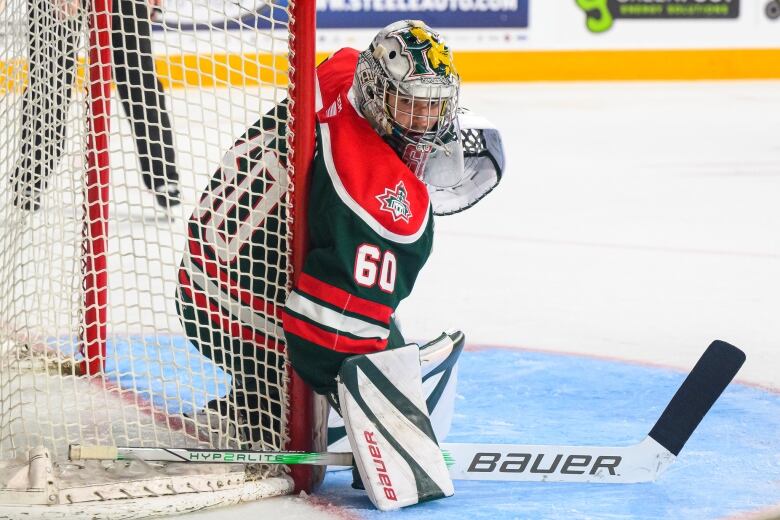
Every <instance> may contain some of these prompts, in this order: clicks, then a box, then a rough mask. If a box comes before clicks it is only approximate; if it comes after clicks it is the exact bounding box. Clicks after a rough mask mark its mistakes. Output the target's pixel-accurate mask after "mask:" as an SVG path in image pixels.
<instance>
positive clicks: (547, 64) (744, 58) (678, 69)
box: [455, 49, 780, 82]
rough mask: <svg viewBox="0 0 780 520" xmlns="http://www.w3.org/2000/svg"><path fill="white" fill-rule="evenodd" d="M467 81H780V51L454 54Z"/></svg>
mask: <svg viewBox="0 0 780 520" xmlns="http://www.w3.org/2000/svg"><path fill="white" fill-rule="evenodd" d="M455 66H456V67H457V69H458V72H459V73H460V75H461V77H462V78H463V80H464V81H488V82H491V81H610V80H618V81H626V80H640V81H641V80H705V79H715V80H718V79H778V78H780V49H722V50H720V49H702V50H631V51H604V50H598V51H511V52H500V51H496V52H474V51H465V52H457V51H456V52H455Z"/></svg>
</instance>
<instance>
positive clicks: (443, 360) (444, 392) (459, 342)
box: [328, 330, 465, 471]
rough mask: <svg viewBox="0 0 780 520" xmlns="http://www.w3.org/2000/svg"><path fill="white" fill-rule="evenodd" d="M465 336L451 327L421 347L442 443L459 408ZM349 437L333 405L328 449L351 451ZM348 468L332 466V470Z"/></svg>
mask: <svg viewBox="0 0 780 520" xmlns="http://www.w3.org/2000/svg"><path fill="white" fill-rule="evenodd" d="M464 342H465V337H464V335H463V333H462V332H460V331H457V330H450V331H446V332H442V333H441V334H440V335H439V336H438V337H436V338H435V339H433V340H431V341H429V342H428V343H426V344H425V345H423V346H422V347H420V366H421V371H422V391H423V398H424V399H425V403H426V405H427V408H428V416H429V417H430V419H431V424H432V425H433V431H434V432H435V433H436V439H438V441H439V442H442V441H444V440H445V439H446V438H447V434H448V433H449V431H450V427H451V426H452V416H453V414H454V411H455V394H456V392H455V390H456V386H457V380H458V358H459V356H460V353H461V352H462V351H463V345H464ZM349 450H350V446H349V439H347V433H346V431H345V430H344V420H343V419H342V418H341V416H340V415H339V413H338V412H337V411H336V410H335V409H333V408H331V410H330V415H329V416H328V451H332V452H336V453H340V452H344V451H349ZM333 469H345V468H344V467H342V466H328V471H330V470H333Z"/></svg>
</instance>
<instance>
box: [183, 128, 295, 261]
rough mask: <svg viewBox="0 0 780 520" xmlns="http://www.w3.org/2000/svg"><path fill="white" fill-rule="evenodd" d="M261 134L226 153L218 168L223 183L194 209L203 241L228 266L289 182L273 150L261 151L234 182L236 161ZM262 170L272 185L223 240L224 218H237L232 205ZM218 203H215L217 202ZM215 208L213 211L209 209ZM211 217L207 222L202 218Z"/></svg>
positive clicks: (253, 147)
mask: <svg viewBox="0 0 780 520" xmlns="http://www.w3.org/2000/svg"><path fill="white" fill-rule="evenodd" d="M261 140H262V134H261V135H259V136H258V137H256V138H255V139H252V140H250V141H247V142H244V143H241V144H239V145H236V146H234V147H233V148H231V149H230V150H228V151H227V152H226V153H225V155H224V156H223V158H222V162H221V163H220V169H221V170H222V177H223V180H222V182H221V183H220V185H219V187H217V188H216V189H215V190H214V191H213V192H208V193H207V194H206V196H205V197H204V198H203V200H202V201H201V202H200V204H199V206H198V211H199V212H200V213H199V215H198V219H199V220H200V222H201V225H202V226H203V229H204V233H203V240H204V241H205V242H206V243H207V244H209V245H210V246H211V247H212V249H213V250H214V254H215V255H216V256H217V257H218V258H219V259H220V261H221V262H222V263H223V264H230V263H232V262H233V261H234V260H235V258H236V256H238V252H239V251H240V250H241V248H242V247H244V245H245V244H246V243H247V242H248V241H249V240H250V239H251V237H252V234H253V233H254V232H255V230H256V229H257V228H259V227H260V225H261V224H262V222H263V221H264V220H265V218H266V217H267V216H268V213H269V212H270V211H271V210H273V208H274V207H275V206H276V205H277V204H279V202H280V201H281V200H282V197H284V195H285V193H287V188H288V184H289V179H288V177H287V170H286V169H285V168H284V166H282V164H281V162H280V161H279V156H278V155H277V153H276V152H275V151H274V150H271V149H266V150H263V155H262V156H261V157H260V159H259V160H256V161H255V164H254V165H253V166H252V169H251V170H250V171H249V172H243V173H245V174H246V175H245V177H244V178H243V180H242V181H241V183H238V182H237V177H238V174H239V173H241V172H239V171H238V169H237V164H238V160H239V159H240V158H243V159H246V160H248V159H249V154H250V153H251V152H252V151H253V150H256V149H257V148H259V147H260V146H261V144H260V142H259V141H261ZM263 170H266V171H268V172H269V174H270V177H271V178H272V179H274V180H275V181H276V182H274V183H273V184H272V185H271V186H270V187H269V188H268V189H267V190H266V191H265V193H263V195H262V199H261V200H260V201H259V202H258V204H257V205H256V206H255V207H254V208H249V212H248V215H247V217H246V219H244V220H242V221H241V222H239V223H238V229H237V230H236V231H235V233H233V234H232V235H230V236H228V237H226V236H224V233H220V232H219V231H218V230H219V229H221V228H222V227H223V223H224V221H225V219H227V218H228V217H229V216H233V217H234V218H235V215H237V213H238V212H237V210H236V206H237V204H238V200H239V199H240V198H241V197H243V196H244V195H246V194H247V193H248V192H250V191H251V186H252V182H253V181H255V180H256V179H257V178H259V177H260V172H261V171H263ZM228 188H233V192H232V193H230V195H227V196H226V195H225V192H226V191H227V190H228ZM220 200H221V201H222V204H219V201H220ZM217 205H219V207H218V208H217V209H215V210H212V208H214V207H216V206H217ZM209 215H210V216H211V219H210V220H209V221H208V223H206V224H203V222H205V218H206V217H208V216H209Z"/></svg>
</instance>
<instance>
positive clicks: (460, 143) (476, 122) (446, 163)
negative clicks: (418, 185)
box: [422, 112, 505, 216]
mask: <svg viewBox="0 0 780 520" xmlns="http://www.w3.org/2000/svg"><path fill="white" fill-rule="evenodd" d="M458 127H459V129H460V130H459V135H460V139H458V140H457V141H455V142H453V143H451V144H450V145H448V146H447V147H446V148H443V147H442V148H437V149H435V150H434V151H433V153H431V156H430V157H429V158H428V161H427V162H426V164H425V169H424V171H423V175H422V180H423V182H425V184H426V185H427V186H428V194H429V196H430V198H431V205H432V207H433V214H434V215H439V216H443V215H452V214H453V213H458V212H460V211H463V210H466V209H469V208H470V207H472V206H473V205H475V204H476V203H477V202H479V201H480V200H482V198H483V197H485V195H487V194H488V193H490V192H491V191H493V189H494V188H495V187H496V186H498V183H499V182H501V177H502V175H503V173H504V163H505V161H504V145H503V143H502V141H501V134H500V133H499V131H498V129H497V128H496V127H495V126H493V125H492V124H491V123H490V122H489V121H488V120H486V119H485V118H483V117H479V116H476V115H474V114H472V113H470V112H461V113H459V114H458Z"/></svg>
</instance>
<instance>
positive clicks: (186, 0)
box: [0, 0, 289, 476]
mask: <svg viewBox="0 0 780 520" xmlns="http://www.w3.org/2000/svg"><path fill="white" fill-rule="evenodd" d="M92 4H94V2H80V1H79V0H5V1H4V2H3V3H0V11H2V13H3V16H2V22H0V24H2V25H1V26H0V31H2V34H0V91H2V94H0V114H2V115H1V116H0V119H2V121H4V122H5V125H4V126H3V128H2V129H0V187H2V188H1V189H0V228H1V229H2V232H0V458H11V457H16V456H19V455H21V454H23V453H24V452H25V451H26V450H27V449H29V448H31V447H33V446H36V445H39V444H43V445H45V446H46V447H47V448H49V450H50V451H51V453H52V455H53V456H54V457H55V458H56V459H57V460H63V459H64V458H65V457H66V455H67V451H66V450H67V446H68V445H69V444H73V443H80V444H102V445H120V446H121V445H131V446H149V447H151V446H158V447H160V446H162V447H166V446H178V447H212V448H235V447H246V446H248V442H250V441H255V444H254V445H253V447H255V448H259V447H263V448H266V449H283V448H284V446H285V443H286V441H287V440H288V431H289V428H288V425H286V424H285V419H284V418H285V415H286V413H285V412H286V409H287V406H288V403H287V397H286V396H287V389H286V385H287V375H286V372H285V367H286V359H285V355H284V350H283V348H276V349H271V348H266V347H267V345H264V344H262V342H261V341H257V342H256V344H255V345H254V346H255V348H254V349H253V352H246V351H242V352H239V353H236V354H234V355H232V356H230V355H226V354H227V353H226V352H222V351H220V348H225V349H226V348H228V347H214V348H213V349H212V350H211V351H210V355H209V356H204V355H203V353H202V350H203V348H202V346H199V345H197V344H196V343H197V342H195V343H194V342H193V341H190V340H189V339H188V337H187V335H186V334H185V330H184V328H183V326H182V323H181V320H180V318H179V315H178V313H177V307H176V295H177V294H178V292H177V279H178V270H179V266H180V264H181V261H182V254H183V251H184V250H185V244H186V241H187V233H188V225H187V223H188V219H189V216H190V214H191V213H192V212H193V210H194V208H195V207H196V205H197V204H198V201H199V194H200V192H201V191H202V190H203V188H204V186H206V185H207V184H208V183H209V180H210V179H211V177H212V175H213V173H214V172H215V171H216V170H217V169H218V168H219V167H220V166H221V161H222V159H223V156H224V154H225V151H226V150H228V149H230V148H231V147H232V146H233V144H234V142H235V140H236V138H237V137H238V136H240V135H242V134H243V133H244V131H245V130H246V129H247V128H248V127H249V126H250V125H251V124H252V123H254V122H255V121H257V120H258V119H259V118H260V117H261V115H262V114H264V113H266V112H267V111H269V110H270V109H271V108H273V107H274V106H276V105H277V104H278V103H280V102H281V101H282V100H284V99H285V97H286V96H287V91H286V89H287V85H288V80H289V78H288V74H289V70H288V65H287V52H288V23H289V22H288V19H289V15H288V6H287V2H281V3H276V2H275V1H272V2H264V1H262V0H237V1H224V2H223V1H211V0H167V1H166V3H164V4H163V5H162V7H161V8H160V9H152V8H150V7H149V4H148V3H147V2H146V0H113V8H112V12H111V15H110V36H109V39H110V41H111V43H112V46H113V49H114V50H113V52H112V53H111V54H112V59H113V75H114V84H113V87H112V88H111V90H110V92H111V96H110V99H104V100H103V101H104V102H106V103H109V104H110V106H111V110H110V111H111V118H110V128H111V130H110V134H109V135H108V148H109V152H110V159H109V163H110V182H109V185H108V194H109V195H108V203H107V206H106V208H107V210H101V211H102V217H101V218H100V219H98V220H97V221H93V222H92V224H93V225H94V224H97V225H98V226H102V227H103V228H104V229H107V249H106V252H105V256H104V258H105V270H104V271H103V270H102V269H103V268H102V267H100V266H99V265H100V264H98V268H97V269H98V272H94V271H93V268H92V267H91V266H92V265H94V264H93V263H92V262H91V261H89V258H88V257H89V254H91V253H95V254H97V255H100V254H101V253H100V251H99V250H98V249H95V245H94V243H92V242H91V241H90V240H91V239H88V238H87V239H85V230H86V229H87V228H88V227H89V226H88V222H87V217H86V215H85V205H86V204H87V203H88V201H87V200H85V197H86V195H85V194H86V193H87V188H88V186H87V183H88V181H87V178H88V177H87V175H86V172H87V169H88V162H87V159H86V158H85V157H86V148H87V146H88V145H89V143H91V142H94V141H95V140H96V138H97V137H98V136H96V135H91V136H90V135H89V133H90V128H94V127H93V126H92V125H90V114H92V109H91V108H90V106H91V105H90V100H89V95H88V93H87V91H88V87H89V83H90V81H89V80H88V79H87V77H88V73H87V69H88V67H89V45H90V43H89V42H90V39H89V31H90V29H89V25H90V23H89V21H90V13H89V12H88V9H90V8H91V7H89V6H90V5H92ZM93 102H94V100H93ZM281 123H286V121H281ZM269 141H271V140H269V139H263V140H262V142H261V144H260V145H258V146H261V147H262V146H266V145H267V143H268V142H269ZM279 159H280V161H281V162H282V163H284V162H285V161H286V158H285V157H283V156H282V157H280V158H279ZM285 184H286V183H285ZM261 189H267V186H265V187H262V188H261ZM222 196H223V197H225V198H227V197H228V195H222ZM246 199H247V200H246V201H244V202H242V201H239V202H238V204H248V205H247V206H246V208H244V210H245V212H252V211H255V208H254V206H253V205H252V204H253V203H254V202H256V201H255V199H254V198H253V197H247V198H246ZM253 201H254V202H253ZM279 205H280V207H281V208H283V210H280V212H281V215H282V217H280V218H289V217H288V215H289V211H288V210H289V208H288V205H289V197H288V196H287V195H286V194H282V195H281V197H280V200H279ZM215 220H217V221H219V220H220V219H215ZM222 220H224V219H222ZM284 224H285V223H284V222H282V223H281V224H280V225H277V226H275V228H274V230H272V231H268V232H267V233H266V239H267V241H268V243H267V244H266V248H267V249H266V253H265V254H264V255H260V254H258V253H257V251H256V250H253V249H251V248H250V249H244V250H241V251H240V252H239V253H238V254H239V256H241V255H243V256H242V257H241V258H240V261H241V262H248V263H249V264H250V265H251V264H252V262H264V263H266V264H267V263H268V262H269V261H270V260H269V258H273V261H274V262H275V265H274V266H271V267H273V268H266V269H264V270H263V269H261V270H259V271H258V270H257V269H253V268H252V267H250V269H249V271H250V272H265V273H266V276H267V277H268V279H266V280H263V284H264V285H265V287H266V288H267V289H266V293H267V294H269V293H270V294H271V296H270V298H271V299H273V300H275V301H283V300H284V298H285V297H286V291H287V287H286V285H287V280H288V278H289V276H288V275H289V267H288V265H289V248H288V247H287V238H288V237H287V226H286V225H284ZM214 225H217V224H214ZM213 231H214V233H211V234H209V233H204V236H206V237H208V236H211V235H220V233H223V234H224V233H230V232H231V231H230V229H228V228H220V229H215V230H213ZM201 240H206V238H203V237H201ZM85 254H86V255H87V256H85ZM236 265H237V264H236ZM266 267H268V266H266ZM230 269H234V267H230V266H225V270H226V272H230ZM101 275H106V279H107V285H106V290H107V301H106V302H102V301H98V303H97V304H95V305H98V306H100V307H104V308H105V316H106V318H105V319H106V338H105V342H103V341H100V338H98V339H95V338H93V337H92V336H90V333H89V331H90V330H93V328H94V323H89V320H90V319H93V318H92V317H93V316H94V315H95V312H94V311H96V310H97V309H94V308H88V307H87V306H86V305H87V304H85V301H86V300H85V292H86V290H85V287H89V286H90V284H91V283H92V282H93V281H94V280H99V278H100V276H101ZM98 284H100V282H99V281H98ZM202 289H203V291H204V293H205V295H206V297H208V298H211V299H212V300H214V301H216V300H219V295H217V294H213V293H210V292H209V291H211V290H212V288H210V287H203V288H202ZM213 290H214V291H215V292H219V290H220V288H218V287H217V288H216V289H213ZM269 323H270V322H269ZM267 326H269V327H275V328H277V329H278V325H276V324H274V325H270V324H269V325H267ZM211 327H212V329H211V331H210V333H211V334H212V335H213V337H217V336H221V337H222V338H225V337H226V336H225V331H224V330H222V329H220V326H219V324H218V320H217V321H212V324H211ZM266 332H268V333H269V335H272V336H281V332H280V331H279V330H274V331H266ZM103 348H104V349H105V354H104V355H105V358H104V359H103V357H102V356H103V350H102V349H103ZM95 360H97V361H98V365H103V370H102V372H101V373H100V374H98V375H92V376H90V375H89V374H88V373H85V370H84V367H85V366H87V365H85V362H87V363H88V362H89V361H93V362H94V361H95ZM246 371H255V372H256V373H255V374H254V375H255V376H256V378H257V379H258V380H262V381H263V384H259V385H253V386H252V388H249V389H244V388H238V383H237V381H240V380H242V379H243V378H244V377H246V374H245V372H246ZM258 410H259V413H258ZM252 431H254V432H257V431H260V432H262V433H261V434H260V435H259V437H256V436H255V437H253V436H252V434H248V433H247V432H252ZM257 443H260V444H257ZM272 471H275V470H271V469H268V470H266V473H263V474H262V475H261V476H265V475H268V474H269V473H270V472H272Z"/></svg>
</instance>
